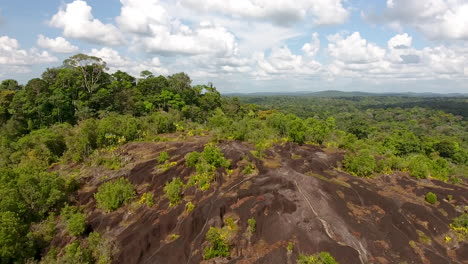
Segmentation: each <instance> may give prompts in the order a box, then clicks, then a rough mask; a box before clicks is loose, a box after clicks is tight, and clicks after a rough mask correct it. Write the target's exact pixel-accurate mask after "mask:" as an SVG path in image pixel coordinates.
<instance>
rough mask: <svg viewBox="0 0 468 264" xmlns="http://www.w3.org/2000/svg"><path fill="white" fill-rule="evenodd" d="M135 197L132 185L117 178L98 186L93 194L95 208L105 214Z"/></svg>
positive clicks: (125, 180)
mask: <svg viewBox="0 0 468 264" xmlns="http://www.w3.org/2000/svg"><path fill="white" fill-rule="evenodd" d="M134 197H135V189H134V187H133V185H132V184H131V183H130V181H128V180H127V179H125V178H119V179H117V180H115V181H110V182H106V183H104V184H102V185H101V186H99V188H98V191H97V193H95V194H94V198H95V199H96V202H97V206H98V207H99V208H101V209H103V210H105V211H106V212H110V211H114V210H116V209H118V208H120V207H121V206H122V205H124V204H126V203H127V202H129V201H130V200H132V199H133V198H134Z"/></svg>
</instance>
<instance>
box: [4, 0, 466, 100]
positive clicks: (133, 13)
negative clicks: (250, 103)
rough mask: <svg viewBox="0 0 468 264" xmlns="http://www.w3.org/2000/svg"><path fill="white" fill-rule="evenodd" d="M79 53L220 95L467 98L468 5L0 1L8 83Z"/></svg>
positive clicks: (389, 0)
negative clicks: (174, 77)
mask: <svg viewBox="0 0 468 264" xmlns="http://www.w3.org/2000/svg"><path fill="white" fill-rule="evenodd" d="M77 53H84V54H89V55H93V56H97V57H100V58H102V59H104V60H105V61H106V62H107V65H108V67H109V72H111V73H112V72H115V71H117V70H121V71H125V72H128V73H130V74H132V75H133V76H135V77H138V76H139V74H140V72H141V71H143V70H149V71H151V72H153V73H154V74H155V75H170V74H174V73H177V72H186V73H187V74H189V75H190V77H191V78H192V79H193V83H194V84H206V83H208V82H212V83H213V84H214V85H215V86H216V87H217V88H218V90H220V91H221V92H223V93H238V92H242V93H250V92H280V91H281V92H293V91H323V90H341V91H367V92H435V93H468V0H424V1H421V0H367V1H366V0H295V1H291V0H120V1H119V0H106V1H102V0H14V1H13V0H0V80H3V79H16V80H18V81H19V82H21V83H23V84H24V83H26V82H27V81H28V80H29V79H31V78H37V77H40V76H41V73H42V72H43V71H44V70H45V69H46V68H51V67H58V66H60V65H61V64H62V62H63V60H65V59H66V58H68V57H70V56H72V55H74V54H77Z"/></svg>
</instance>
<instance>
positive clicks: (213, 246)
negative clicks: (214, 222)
mask: <svg viewBox="0 0 468 264" xmlns="http://www.w3.org/2000/svg"><path fill="white" fill-rule="evenodd" d="M206 240H207V241H208V242H209V243H210V246H208V247H206V248H205V252H204V254H203V258H204V259H212V258H215V257H229V255H230V252H229V243H228V238H227V235H226V232H224V231H223V230H222V229H221V228H216V227H210V230H208V232H207V233H206Z"/></svg>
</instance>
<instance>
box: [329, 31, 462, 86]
mask: <svg viewBox="0 0 468 264" xmlns="http://www.w3.org/2000/svg"><path fill="white" fill-rule="evenodd" d="M329 41H330V43H329V48H328V49H329V52H330V55H331V56H332V57H334V58H335V59H334V61H332V62H331V63H330V64H329V65H328V66H327V68H328V76H329V77H330V79H332V80H336V79H337V78H352V79H356V80H368V81H378V82H394V81H396V80H405V81H418V80H419V81H423V80H442V79H446V80H447V79H450V80H460V79H467V76H466V75H465V72H464V69H465V68H466V67H467V65H468V63H467V62H468V51H467V50H465V49H457V48H455V47H447V46H444V45H442V46H437V47H426V48H423V49H420V50H418V49H415V48H414V47H412V37H411V36H409V35H408V34H406V33H405V34H400V35H396V36H394V37H393V38H391V39H390V40H389V41H388V43H387V46H388V47H387V49H386V50H385V49H384V48H383V47H379V46H377V45H376V44H372V43H369V42H368V41H367V40H365V39H363V38H361V36H360V34H359V33H357V32H355V33H353V34H352V35H350V36H348V37H346V38H343V36H341V35H333V36H329ZM352 51H355V52H354V53H353V52H352Z"/></svg>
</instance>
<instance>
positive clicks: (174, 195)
mask: <svg viewBox="0 0 468 264" xmlns="http://www.w3.org/2000/svg"><path fill="white" fill-rule="evenodd" d="M183 187H184V184H183V183H182V181H181V180H180V178H174V179H172V181H170V182H167V183H166V186H164V193H165V194H166V196H167V198H168V199H169V202H170V206H174V205H176V204H178V203H179V202H180V200H181V199H182V189H183Z"/></svg>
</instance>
